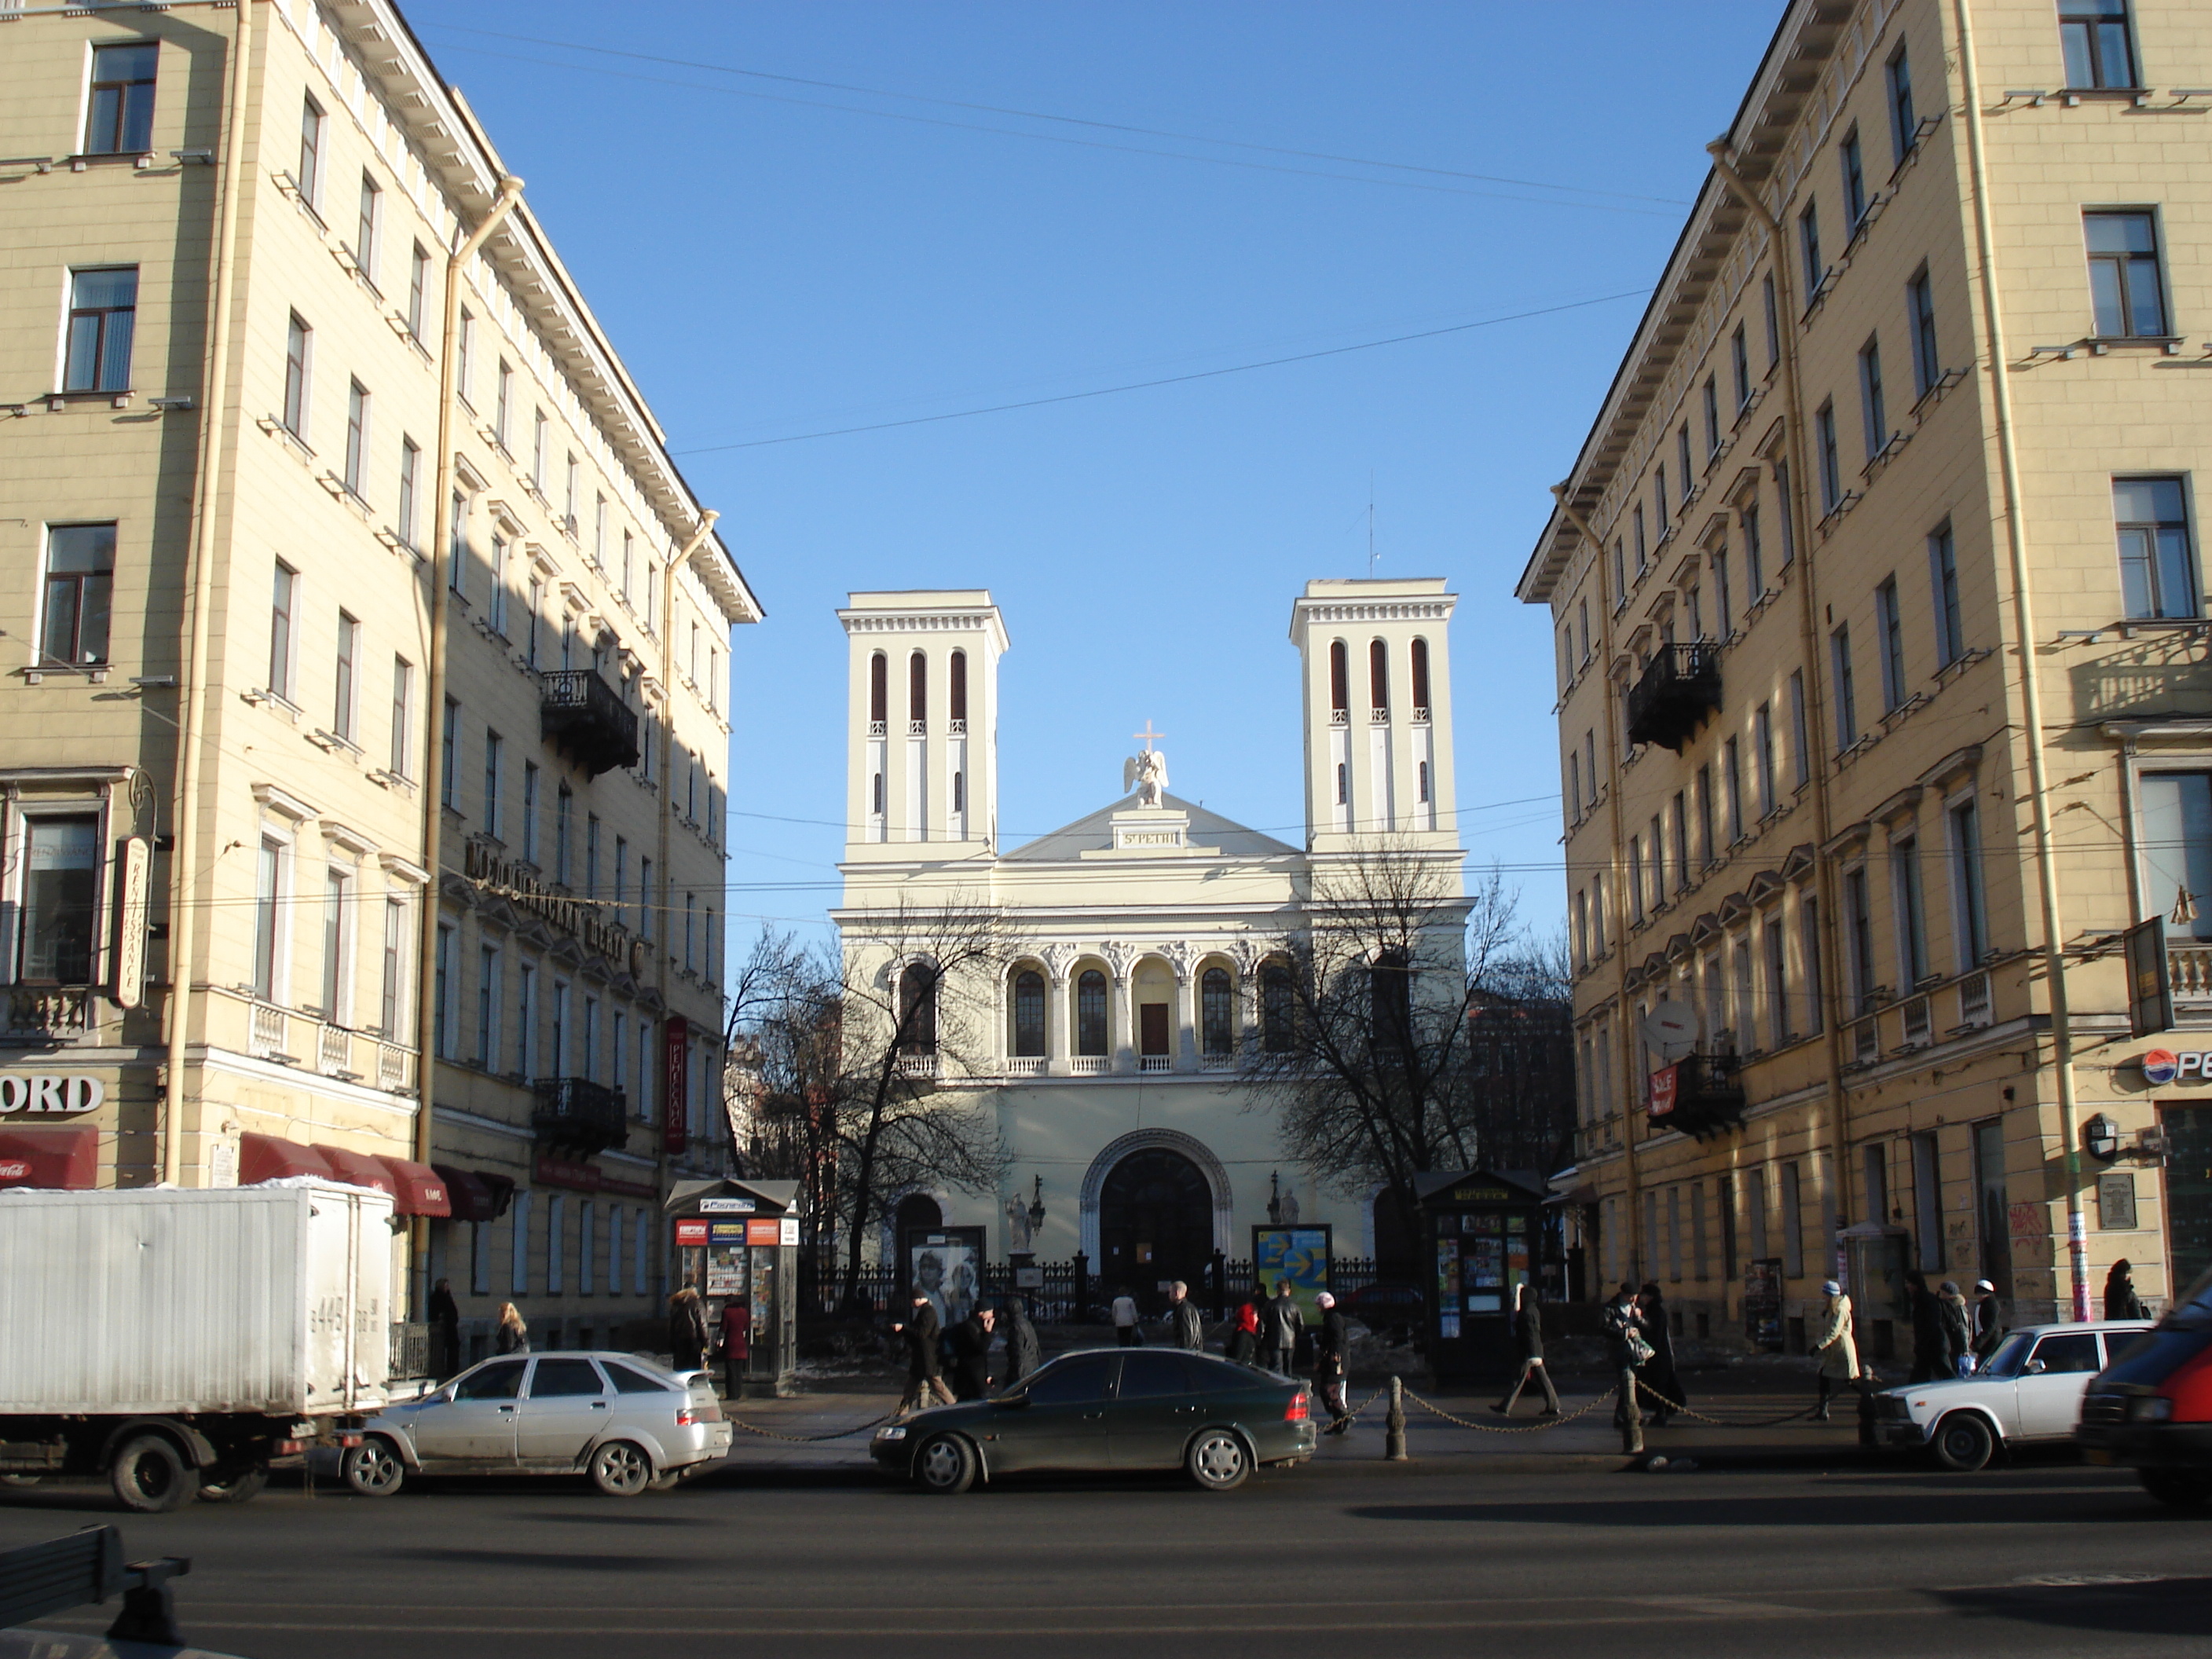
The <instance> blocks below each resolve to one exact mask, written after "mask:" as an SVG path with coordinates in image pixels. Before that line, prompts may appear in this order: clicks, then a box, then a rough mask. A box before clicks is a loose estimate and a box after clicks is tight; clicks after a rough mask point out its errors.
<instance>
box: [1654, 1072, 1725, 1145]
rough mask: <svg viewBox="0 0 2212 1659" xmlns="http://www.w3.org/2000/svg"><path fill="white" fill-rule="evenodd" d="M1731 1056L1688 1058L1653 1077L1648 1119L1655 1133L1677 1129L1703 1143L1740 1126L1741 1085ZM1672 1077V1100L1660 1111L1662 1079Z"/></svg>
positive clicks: (1668, 1100)
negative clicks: (1656, 1130) (1658, 1130)
mask: <svg viewBox="0 0 2212 1659" xmlns="http://www.w3.org/2000/svg"><path fill="white" fill-rule="evenodd" d="M1737 1065H1738V1062H1737V1060H1736V1056H1735V1055H1734V1054H1689V1055H1686V1056H1685V1057H1684V1058H1682V1059H1680V1060H1676V1061H1675V1062H1674V1064H1673V1065H1672V1066H1668V1067H1666V1068H1665V1069H1663V1070H1662V1071H1660V1072H1657V1073H1654V1074H1653V1076H1652V1081H1651V1104H1650V1116H1651V1122H1652V1127H1654V1128H1655V1129H1680V1131H1681V1132H1682V1133H1684V1134H1686V1135H1692V1136H1694V1137H1696V1138H1697V1139H1699V1140H1705V1139H1711V1138H1712V1137H1713V1136H1716V1135H1721V1134H1725V1133H1727V1132H1728V1131H1729V1130H1730V1129H1734V1128H1737V1127H1741V1125H1742V1123H1743V1110H1744V1095H1743V1081H1742V1079H1741V1077H1740V1076H1739V1075H1738V1073H1737ZM1668 1073H1673V1074H1674V1088H1673V1094H1672V1097H1671V1099H1667V1100H1666V1101H1665V1104H1664V1105H1663V1107H1662V1081H1661V1080H1662V1079H1664V1078H1666V1077H1667V1075H1668Z"/></svg>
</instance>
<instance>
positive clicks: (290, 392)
mask: <svg viewBox="0 0 2212 1659" xmlns="http://www.w3.org/2000/svg"><path fill="white" fill-rule="evenodd" d="M314 334H315V331H314V330H313V329H312V328H309V327H308V326H307V324H306V323H305V322H303V321H301V318H300V313H298V312H296V311H295V312H294V313H292V318H291V321H290V322H289V323H288V324H287V325H285V329H284V429H285V430H286V431H287V432H289V433H290V434H291V435H293V436H294V437H295V438H297V439H298V440H299V441H301V443H305V442H307V357H308V353H309V350H310V349H311V348H312V347H313V342H314Z"/></svg>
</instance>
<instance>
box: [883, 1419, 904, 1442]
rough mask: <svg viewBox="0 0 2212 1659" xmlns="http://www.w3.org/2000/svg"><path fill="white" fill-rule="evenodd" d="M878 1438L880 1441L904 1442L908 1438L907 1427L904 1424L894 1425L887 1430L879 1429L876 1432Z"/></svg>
mask: <svg viewBox="0 0 2212 1659" xmlns="http://www.w3.org/2000/svg"><path fill="white" fill-rule="evenodd" d="M876 1438H877V1439H878V1440H903V1439H905V1438H906V1425H904V1424H903V1423H893V1424H891V1425H890V1426H889V1427H887V1428H881V1429H878V1430H877V1431H876Z"/></svg>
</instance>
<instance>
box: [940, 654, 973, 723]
mask: <svg viewBox="0 0 2212 1659" xmlns="http://www.w3.org/2000/svg"><path fill="white" fill-rule="evenodd" d="M945 698H946V701H947V702H948V704H949V705H950V707H949V708H948V709H947V711H946V712H947V713H948V714H950V715H951V718H952V719H954V720H960V721H963V722H964V721H965V720H967V718H968V653H966V652H965V651H956V652H954V653H952V662H951V666H950V668H949V669H948V670H947V671H946V676H945Z"/></svg>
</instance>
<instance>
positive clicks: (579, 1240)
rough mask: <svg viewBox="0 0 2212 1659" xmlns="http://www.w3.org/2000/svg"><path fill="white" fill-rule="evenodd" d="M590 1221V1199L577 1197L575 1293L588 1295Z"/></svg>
mask: <svg viewBox="0 0 2212 1659" xmlns="http://www.w3.org/2000/svg"><path fill="white" fill-rule="evenodd" d="M594 1232H595V1230H594V1229H593V1227H592V1200H590V1199H588V1198H580V1199H578V1200H576V1294H577V1295H578V1296H589V1295H591V1293H592V1255H593V1253H594V1245H593V1237H594Z"/></svg>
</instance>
